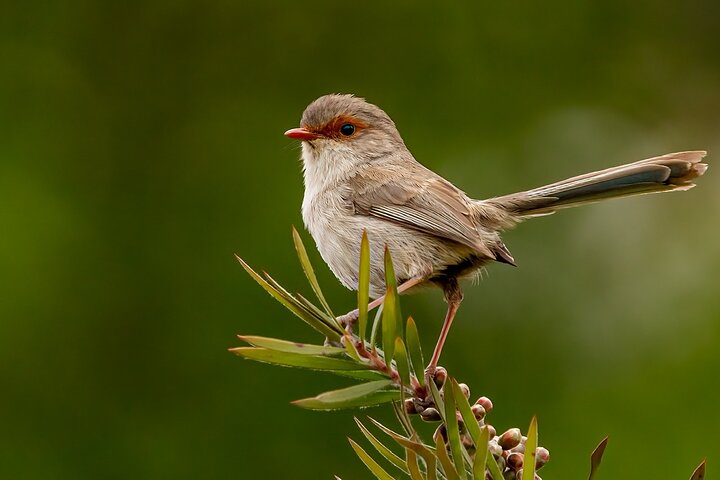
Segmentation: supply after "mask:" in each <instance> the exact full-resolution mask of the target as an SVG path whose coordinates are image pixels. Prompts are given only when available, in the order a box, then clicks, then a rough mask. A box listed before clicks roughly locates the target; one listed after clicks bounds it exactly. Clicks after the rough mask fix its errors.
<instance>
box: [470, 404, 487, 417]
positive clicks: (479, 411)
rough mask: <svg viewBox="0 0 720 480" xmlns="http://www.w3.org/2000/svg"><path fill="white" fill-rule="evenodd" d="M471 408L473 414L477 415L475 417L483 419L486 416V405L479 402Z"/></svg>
mask: <svg viewBox="0 0 720 480" xmlns="http://www.w3.org/2000/svg"><path fill="white" fill-rule="evenodd" d="M470 410H472V412H473V415H475V418H477V419H478V420H482V419H483V418H485V407H483V406H482V405H478V404H477V403H476V404H475V405H473V406H472V407H470Z"/></svg>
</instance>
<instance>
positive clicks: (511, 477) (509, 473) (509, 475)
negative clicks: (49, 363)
mask: <svg viewBox="0 0 720 480" xmlns="http://www.w3.org/2000/svg"><path fill="white" fill-rule="evenodd" d="M490 478H491V480H492V477H490ZM517 478H518V477H516V476H515V471H514V470H505V473H503V479H504V480H516V479H517Z"/></svg>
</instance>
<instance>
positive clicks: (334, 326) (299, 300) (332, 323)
mask: <svg viewBox="0 0 720 480" xmlns="http://www.w3.org/2000/svg"><path fill="white" fill-rule="evenodd" d="M262 273H263V276H264V277H265V280H267V282H268V283H269V284H270V286H272V287H273V288H274V289H275V290H277V291H278V292H279V293H280V294H281V295H283V296H284V297H285V298H287V299H288V300H289V301H292V302H293V303H296V304H298V305H300V306H301V307H302V308H303V309H305V311H306V312H307V313H309V314H310V315H313V316H314V317H315V318H317V319H318V320H320V321H321V322H323V323H324V324H325V325H327V326H328V328H330V329H331V330H333V331H336V332H338V333H339V334H340V335H342V334H344V333H345V329H344V328H343V327H342V326H341V325H340V324H339V323H338V321H337V320H336V319H335V317H331V316H330V315H328V314H327V313H325V312H323V311H322V310H320V309H319V308H317V307H316V306H315V305H313V303H312V302H310V301H309V300H307V299H306V298H305V297H303V296H302V295H300V294H298V295H297V296H294V295H292V294H291V293H290V292H288V291H287V290H285V288H284V287H283V286H282V285H280V283H279V282H278V281H277V280H275V279H274V278H273V277H271V276H270V274H269V273H267V272H262Z"/></svg>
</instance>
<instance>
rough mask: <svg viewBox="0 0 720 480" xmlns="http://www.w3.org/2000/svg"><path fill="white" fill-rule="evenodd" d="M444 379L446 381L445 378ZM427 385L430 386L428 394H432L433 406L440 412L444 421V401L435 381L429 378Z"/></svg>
mask: <svg viewBox="0 0 720 480" xmlns="http://www.w3.org/2000/svg"><path fill="white" fill-rule="evenodd" d="M445 381H447V379H446V380H445ZM428 386H429V387H430V395H432V399H433V402H434V403H435V408H436V409H437V411H438V413H440V416H441V417H442V420H443V422H444V421H445V402H444V401H443V398H442V397H441V396H440V390H438V388H437V385H435V382H434V381H433V380H432V379H431V380H430V382H428Z"/></svg>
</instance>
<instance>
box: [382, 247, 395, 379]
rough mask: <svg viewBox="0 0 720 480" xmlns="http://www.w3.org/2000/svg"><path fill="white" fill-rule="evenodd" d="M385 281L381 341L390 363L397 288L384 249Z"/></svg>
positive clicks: (393, 348)
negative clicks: (385, 289) (385, 290)
mask: <svg viewBox="0 0 720 480" xmlns="http://www.w3.org/2000/svg"><path fill="white" fill-rule="evenodd" d="M385 282H386V283H387V292H386V293H385V302H383V304H384V307H385V308H383V315H382V343H383V351H384V353H385V363H387V364H388V365H390V363H391V362H392V360H393V353H394V351H395V337H396V336H397V324H398V311H397V300H396V297H397V289H396V288H395V273H393V270H392V261H391V260H390V250H388V249H387V248H386V249H385Z"/></svg>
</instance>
